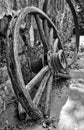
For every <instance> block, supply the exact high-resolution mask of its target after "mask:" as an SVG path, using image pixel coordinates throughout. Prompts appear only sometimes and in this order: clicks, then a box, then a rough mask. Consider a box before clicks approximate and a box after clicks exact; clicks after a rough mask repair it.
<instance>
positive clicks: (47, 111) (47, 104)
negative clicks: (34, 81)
mask: <svg viewBox="0 0 84 130" xmlns="http://www.w3.org/2000/svg"><path fill="white" fill-rule="evenodd" d="M52 84H53V75H51V76H50V77H49V80H48V84H47V86H46V87H47V92H46V102H45V111H44V114H45V116H47V115H48V116H49V115H50V100H51V91H52Z"/></svg>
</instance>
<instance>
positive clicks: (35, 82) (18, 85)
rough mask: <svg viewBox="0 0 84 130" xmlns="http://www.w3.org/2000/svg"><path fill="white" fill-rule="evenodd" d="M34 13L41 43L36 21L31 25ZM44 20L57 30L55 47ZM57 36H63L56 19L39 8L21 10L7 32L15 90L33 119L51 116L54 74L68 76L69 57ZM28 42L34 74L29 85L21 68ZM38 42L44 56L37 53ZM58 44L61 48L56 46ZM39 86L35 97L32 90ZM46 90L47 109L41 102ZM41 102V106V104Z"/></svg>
mask: <svg viewBox="0 0 84 130" xmlns="http://www.w3.org/2000/svg"><path fill="white" fill-rule="evenodd" d="M30 16H31V17H30ZM32 16H34V17H35V19H34V22H35V20H36V23H37V27H36V28H37V29H38V30H39V33H36V34H40V38H39V37H38V38H37V39H38V41H39V42H37V40H36V41H35V40H34V37H33V33H34V27H33V24H32V25H31V22H29V21H30V19H31V21H32V19H33V18H32ZM44 19H46V20H47V21H48V24H49V26H50V27H52V28H53V29H54V32H55V34H56V39H55V42H54V43H53V45H54V47H53V46H51V45H49V44H48V42H47V39H46V37H45V33H44V31H43V27H42V25H43V24H42V21H43V20H44ZM28 23H29V25H28ZM36 23H35V24H36ZM25 31H27V33H28V34H27V35H28V36H30V37H29V38H28V39H29V40H28V41H27V42H26V36H25V35H26V33H25ZM23 32H24V33H23ZM23 34H25V35H23ZM31 34H32V38H31ZM57 38H58V39H59V36H58V35H57V29H56V27H55V25H54V24H53V22H52V21H51V20H50V19H49V17H48V16H47V15H46V14H45V13H43V11H41V10H40V9H38V8H36V7H26V8H24V9H23V10H21V12H20V13H19V14H18V16H17V15H16V16H15V17H14V18H13V19H12V21H11V22H10V26H9V29H8V33H7V51H6V52H7V65H8V72H9V75H10V78H11V81H12V84H13V89H14V91H15V94H16V96H17V98H18V100H19V102H20V103H21V105H22V107H23V108H24V109H25V111H26V112H27V114H28V115H29V116H30V117H31V118H32V119H33V120H38V119H43V117H44V116H45V115H49V109H50V108H49V107H50V106H49V104H50V93H51V89H52V82H53V75H54V74H55V73H58V72H63V73H64V75H63V76H65V77H66V78H67V77H68V76H67V62H66V59H65V54H64V50H63V46H62V44H61V42H60V39H59V42H58V39H57ZM34 42H35V43H34ZM31 43H32V44H31ZM26 44H27V47H28V52H27V53H28V55H27V56H28V57H27V58H28V69H30V72H31V73H32V75H31V76H30V79H28V83H27V84H26V83H25V82H24V79H23V74H22V69H21V62H22V61H21V62H20V58H21V57H20V56H21V55H22V54H24V52H25V51H26V49H24V46H26ZM37 44H38V45H39V44H40V48H39V50H41V56H40V57H39V56H38V55H36V52H37V54H38V53H39V51H38V49H37ZM57 44H58V47H57V46H56V45H57ZM21 48H22V49H21ZM34 49H35V51H34ZM32 52H33V53H32ZM39 55H40V54H39ZM24 59H25V58H24ZM23 61H24V60H23ZM55 61H56V62H55ZM24 69H25V68H24ZM25 73H26V72H25ZM61 76H62V75H61ZM28 78H29V77H28ZM29 80H30V81H29ZM35 87H37V91H36V93H34V96H33V97H32V95H33V94H32V91H33V89H34V88H35ZM44 90H46V91H45V92H46V97H45V98H46V100H45V105H44V111H43V110H42V109H41V108H42V103H40V102H41V99H42V96H43V93H44ZM39 104H40V105H41V107H40V106H39Z"/></svg>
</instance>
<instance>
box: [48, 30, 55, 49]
mask: <svg viewBox="0 0 84 130" xmlns="http://www.w3.org/2000/svg"><path fill="white" fill-rule="evenodd" d="M53 31H54V30H53V28H51V29H50V37H49V41H50V45H51V47H52V48H53V33H54V32H53Z"/></svg>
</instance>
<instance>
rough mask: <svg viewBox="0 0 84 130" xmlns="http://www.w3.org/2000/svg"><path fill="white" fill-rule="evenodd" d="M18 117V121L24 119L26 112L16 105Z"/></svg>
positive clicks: (19, 105)
mask: <svg viewBox="0 0 84 130" xmlns="http://www.w3.org/2000/svg"><path fill="white" fill-rule="evenodd" d="M18 117H19V119H20V120H25V119H26V111H25V110H24V108H23V107H22V105H21V104H20V103H18Z"/></svg>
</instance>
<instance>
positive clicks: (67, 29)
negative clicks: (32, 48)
mask: <svg viewBox="0 0 84 130" xmlns="http://www.w3.org/2000/svg"><path fill="white" fill-rule="evenodd" d="M74 6H75V1H73V0H45V1H44V4H43V11H44V12H45V13H46V14H47V15H48V16H49V17H50V19H51V20H52V21H53V22H54V24H55V26H56V28H57V33H58V35H59V37H60V40H61V43H62V44H63V46H64V50H65V53H66V58H67V60H68V65H69V66H71V65H72V64H73V63H74V62H75V60H76V58H77V53H78V48H79V25H78V20H77V15H76V11H75V7H74ZM73 27H74V28H75V35H74V37H73V38H72V41H69V40H70V38H71V36H72V35H73ZM44 30H45V33H46V35H47V37H48V34H47V31H46V30H48V29H47V23H46V20H44ZM69 54H70V55H69ZM69 57H70V58H69Z"/></svg>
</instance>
